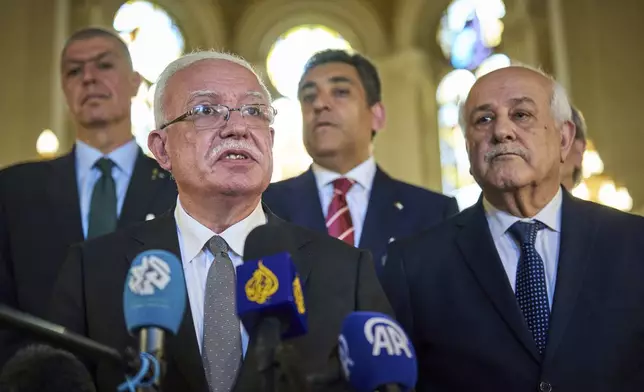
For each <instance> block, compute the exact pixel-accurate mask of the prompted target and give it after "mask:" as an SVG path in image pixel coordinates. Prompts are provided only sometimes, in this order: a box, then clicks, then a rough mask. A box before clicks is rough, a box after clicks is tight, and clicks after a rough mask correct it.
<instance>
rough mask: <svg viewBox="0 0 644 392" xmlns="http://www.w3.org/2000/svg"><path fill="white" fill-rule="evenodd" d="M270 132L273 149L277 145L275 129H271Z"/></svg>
mask: <svg viewBox="0 0 644 392" xmlns="http://www.w3.org/2000/svg"><path fill="white" fill-rule="evenodd" d="M268 131H269V132H270V134H271V148H273V146H274V145H275V129H273V127H269V128H268Z"/></svg>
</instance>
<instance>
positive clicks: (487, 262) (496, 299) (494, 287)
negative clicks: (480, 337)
mask: <svg viewBox="0 0 644 392" xmlns="http://www.w3.org/2000/svg"><path fill="white" fill-rule="evenodd" d="M457 219H458V221H457V224H458V225H459V226H461V231H460V232H459V234H458V237H457V243H458V247H459V248H460V250H461V252H462V254H463V257H464V259H465V262H466V263H467V265H468V266H469V268H470V269H471V270H472V273H473V274H474V276H475V277H476V279H477V280H478V282H479V284H480V285H481V288H482V289H483V291H484V292H485V293H486V294H487V296H488V298H489V299H490V301H491V302H492V303H493V304H494V307H495V308H496V310H497V311H498V312H499V314H500V315H501V318H503V320H504V321H505V323H506V324H507V325H508V327H509V328H510V330H512V332H513V333H514V335H515V336H516V338H517V339H518V340H519V341H520V342H521V343H522V344H523V346H524V347H525V349H526V350H527V351H528V352H529V353H530V354H531V355H532V357H533V358H534V359H535V360H536V361H538V362H540V361H541V359H540V355H539V353H538V351H537V346H536V344H535V343H534V339H533V337H532V334H531V333H530V330H529V329H528V326H527V324H526V322H525V319H524V317H523V314H522V313H521V309H520V308H519V305H518V304H517V300H516V297H515V295H514V292H513V291H512V287H511V286H510V283H509V281H508V278H507V274H506V272H505V270H504V269H503V265H502V263H501V260H500V258H499V254H498V252H497V251H496V248H495V245H494V241H493V239H492V235H491V234H490V229H489V226H488V223H487V220H486V218H485V212H484V211H483V203H482V199H479V202H478V203H477V204H476V205H475V206H473V207H470V208H469V209H467V210H465V211H463V213H462V214H460V215H459V216H458V217H457Z"/></svg>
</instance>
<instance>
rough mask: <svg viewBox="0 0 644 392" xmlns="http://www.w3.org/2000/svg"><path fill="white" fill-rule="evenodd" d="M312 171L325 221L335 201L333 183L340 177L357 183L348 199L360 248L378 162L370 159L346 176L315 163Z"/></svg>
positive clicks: (356, 240) (356, 243) (347, 196)
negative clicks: (333, 200) (332, 201)
mask: <svg viewBox="0 0 644 392" xmlns="http://www.w3.org/2000/svg"><path fill="white" fill-rule="evenodd" d="M311 169H312V170H313V174H314V175H315V182H316V185H317V188H318V194H319V195H320V203H321V204H322V213H323V214H324V217H325V219H326V216H327V212H328V211H329V206H330V205H331V200H332V199H333V181H334V180H336V179H338V178H340V177H345V178H348V179H350V180H353V181H355V184H353V186H352V187H351V189H349V192H347V195H346V198H347V204H348V205H349V212H350V214H351V221H352V223H353V229H354V237H353V238H354V239H355V245H356V246H358V244H360V238H361V235H362V227H363V224H364V219H365V216H366V215H367V207H368V206H369V196H370V195H371V188H372V186H373V178H374V177H375V175H376V160H375V159H374V158H373V157H369V159H367V160H366V161H364V162H362V163H361V164H359V165H358V166H356V167H354V168H353V169H351V170H350V171H349V172H348V173H347V174H344V175H342V174H340V173H335V172H332V171H331V170H328V169H325V168H323V167H322V166H320V165H318V164H315V163H313V165H312V166H311Z"/></svg>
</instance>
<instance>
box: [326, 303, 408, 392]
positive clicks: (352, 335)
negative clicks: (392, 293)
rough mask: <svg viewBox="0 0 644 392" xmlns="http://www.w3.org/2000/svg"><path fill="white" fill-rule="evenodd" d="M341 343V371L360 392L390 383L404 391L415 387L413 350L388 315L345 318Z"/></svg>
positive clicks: (396, 324)
mask: <svg viewBox="0 0 644 392" xmlns="http://www.w3.org/2000/svg"><path fill="white" fill-rule="evenodd" d="M338 341H339V354H340V362H341V364H342V371H343V373H344V375H345V377H346V379H347V380H349V383H350V384H351V385H352V386H353V388H355V389H356V390H357V391H358V392H363V391H364V392H373V391H375V390H376V389H378V387H381V386H384V385H387V384H397V385H398V386H399V387H400V388H401V390H403V391H410V390H411V389H412V388H414V387H415V385H416V381H417V379H418V368H417V364H416V353H415V351H414V347H413V346H412V344H411V342H410V341H409V338H408V337H407V334H405V332H404V331H403V329H402V328H401V327H400V325H399V324H398V323H397V322H396V321H394V320H393V319H392V318H390V317H389V316H387V315H385V314H382V313H377V312H353V313H351V314H349V316H347V317H346V318H345V319H344V322H343V325H342V334H341V335H340V337H339V338H338Z"/></svg>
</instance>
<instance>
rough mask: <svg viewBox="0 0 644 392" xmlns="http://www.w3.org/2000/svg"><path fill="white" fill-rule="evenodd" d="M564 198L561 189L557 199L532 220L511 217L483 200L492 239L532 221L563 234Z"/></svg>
mask: <svg viewBox="0 0 644 392" xmlns="http://www.w3.org/2000/svg"><path fill="white" fill-rule="evenodd" d="M562 200H563V196H562V192H561V188H559V191H557V194H556V195H555V197H553V198H552V200H550V202H549V203H548V204H546V206H545V207H543V208H542V209H541V211H539V212H538V213H537V214H536V215H535V216H534V217H532V218H519V217H516V216H514V215H511V214H509V213H507V212H505V211H501V210H499V209H497V208H496V207H494V206H493V205H492V204H491V203H490V202H489V201H488V200H487V199H486V198H485V197H484V198H483V208H484V210H485V217H486V218H487V221H488V224H489V226H490V232H491V233H492V238H495V239H496V238H500V237H501V236H502V235H503V234H505V232H506V231H507V230H508V229H509V228H510V226H512V225H513V224H514V223H515V222H517V221H532V220H538V221H539V222H541V223H543V224H544V225H546V226H547V227H548V228H549V229H550V230H552V231H555V232H558V233H559V232H561V204H562Z"/></svg>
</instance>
